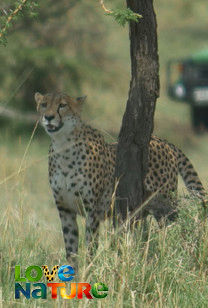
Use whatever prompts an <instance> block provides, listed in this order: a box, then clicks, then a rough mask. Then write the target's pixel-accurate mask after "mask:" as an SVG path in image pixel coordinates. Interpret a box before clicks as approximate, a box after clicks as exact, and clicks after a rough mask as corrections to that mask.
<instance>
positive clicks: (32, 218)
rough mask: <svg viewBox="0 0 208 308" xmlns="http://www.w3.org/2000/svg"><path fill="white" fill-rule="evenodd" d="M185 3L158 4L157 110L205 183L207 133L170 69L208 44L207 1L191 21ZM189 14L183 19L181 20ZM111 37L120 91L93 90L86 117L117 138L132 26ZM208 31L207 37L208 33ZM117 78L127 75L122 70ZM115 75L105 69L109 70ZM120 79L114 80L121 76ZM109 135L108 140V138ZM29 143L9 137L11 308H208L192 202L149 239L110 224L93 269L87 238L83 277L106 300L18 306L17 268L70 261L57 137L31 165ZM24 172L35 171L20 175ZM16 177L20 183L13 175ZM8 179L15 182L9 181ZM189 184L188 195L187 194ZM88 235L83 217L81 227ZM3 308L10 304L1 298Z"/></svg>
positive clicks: (6, 225)
mask: <svg viewBox="0 0 208 308" xmlns="http://www.w3.org/2000/svg"><path fill="white" fill-rule="evenodd" d="M180 3H181V1H173V0H170V1H168V2H167V3H166V2H164V1H163V0H158V1H156V9H157V14H158V23H159V29H158V30H159V48H160V63H161V70H160V75H161V96H160V99H159V100H158V103H157V110H156V116H155V132H156V133H157V134H158V135H159V136H161V137H164V138H167V139H168V140H169V141H171V142H174V143H175V144H177V145H179V146H180V147H181V148H182V149H183V150H184V151H185V152H186V154H187V155H188V156H189V157H190V158H191V159H192V161H193V163H194V165H195V166H196V169H197V170H198V172H199V174H200V177H201V179H202V181H203V183H204V184H205V186H206V187H208V181H207V171H208V170H207V168H208V167H207V153H208V143H207V135H204V136H194V135H193V132H192V130H191V127H190V118H189V117H190V116H189V108H188V106H186V105H183V104H176V103H174V102H172V101H170V100H169V99H168V98H167V96H166V94H165V63H166V61H167V60H168V59H169V58H172V57H181V56H186V55H189V54H191V53H192V52H193V51H195V50H197V49H200V48H202V47H204V46H205V45H206V43H208V39H207V34H206V33H207V32H206V31H205V30H204V29H207V28H206V26H207V16H206V15H205V13H204V12H205V10H204V9H203V8H202V7H201V6H200V4H198V6H197V9H196V8H195V9H194V14H195V15H194V17H192V15H193V14H192V15H188V16H186V17H185V15H184V16H183V15H180V14H182V13H181V11H180V5H181V4H180ZM179 15H180V16H179ZM109 26H111V27H112V29H114V30H113V31H112V33H111V34H110V36H109V38H108V40H109V50H108V53H109V56H110V57H114V65H113V66H112V67H108V68H106V70H109V74H112V76H114V78H112V88H111V89H106V88H105V87H104V86H103V85H102V84H100V85H99V86H97V88H88V86H86V87H85V92H86V94H87V95H88V97H89V98H88V105H87V107H86V108H85V110H84V118H85V119H86V120H87V121H88V122H89V123H91V124H92V125H94V126H96V127H98V128H99V129H101V130H103V131H104V132H106V135H108V134H109V133H110V135H111V136H112V138H116V136H117V133H118V131H119V127H120V123H121V118H122V114H123V112H124V108H125V102H126V98H127V94H128V86H129V51H128V37H127V29H120V28H119V27H118V26H117V25H115V24H114V23H111V21H109ZM205 34H206V35H205ZM115 72H118V74H117V73H115ZM105 73H106V72H105ZM113 74H114V75H113ZM108 138H109V137H108ZM27 143H28V140H26V139H25V138H22V137H21V136H20V137H19V139H18V138H16V139H15V140H13V139H11V138H10V133H9V134H8V136H7V134H5V132H1V133H0V144H1V147H0V157H1V164H0V186H1V187H0V213H1V215H0V234H1V237H0V282H1V286H2V298H3V302H2V303H3V304H2V305H3V307H13V306H14V307H22V306H24V305H27V306H28V307H51V306H52V307H119V308H120V307H207V297H208V272H207V256H208V250H207V247H208V245H207V244H208V243H207V239H208V236H207V235H208V226H207V222H205V221H204V220H203V217H202V212H201V208H200V205H199V204H198V203H197V202H196V201H195V200H192V199H187V198H183V199H182V201H181V203H180V207H181V210H180V218H179V220H178V221H177V222H176V223H174V224H172V225H170V226H169V227H168V228H166V229H162V230H160V229H158V227H157V224H156V223H155V221H154V220H152V219H151V218H150V219H149V220H148V231H147V234H144V233H142V232H141V226H138V227H137V228H135V230H134V231H133V232H130V231H129V229H128V227H126V228H125V227H124V230H122V231H121V232H120V233H118V234H115V231H112V230H111V228H110V226H109V225H108V224H106V225H105V226H103V227H102V232H101V237H100V245H99V249H98V251H97V254H96V255H97V256H96V255H95V260H94V262H93V264H92V265H91V266H90V267H88V264H89V260H88V258H87V253H86V250H85V247H84V245H83V236H82V240H81V241H80V256H81V257H80V259H79V263H80V272H79V275H80V277H79V279H78V277H77V281H86V282H90V283H94V282H98V281H101V282H105V283H106V285H108V287H109V295H108V296H107V298H106V299H99V300H96V299H94V300H91V301H89V300H80V301H79V300H68V301H64V302H63V301H61V299H57V300H54V301H52V300H50V299H49V297H50V294H48V300H47V301H45V300H23V299H22V300H20V301H17V300H14V265H15V264H21V265H22V266H23V268H26V267H27V266H29V265H32V264H38V265H42V264H47V265H48V266H50V267H51V266H53V265H55V264H60V265H61V264H65V263H66V260H65V254H64V243H63V239H62V233H61V226H60V221H59V218H58V213H57V211H56V208H55V205H54V202H53V199H52V195H51V192H50V188H49V185H48V177H47V148H48V144H49V141H48V139H44V138H38V137H35V138H34V140H33V142H32V145H31V147H30V149H29V152H28V153H27V155H26V158H25V160H23V161H22V158H23V156H24V153H25V149H26V145H27ZM20 167H22V168H26V169H24V171H23V172H20ZM11 174H13V176H12V177H11V178H8V179H7V177H9V176H10V175H11ZM5 179H6V180H5ZM182 187H183V186H182V184H181V183H180V190H182ZM79 224H80V227H81V229H83V228H82V226H83V220H79ZM0 307H1V301H0Z"/></svg>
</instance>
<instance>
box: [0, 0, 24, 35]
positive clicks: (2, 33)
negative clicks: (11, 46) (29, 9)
mask: <svg viewBox="0 0 208 308" xmlns="http://www.w3.org/2000/svg"><path fill="white" fill-rule="evenodd" d="M27 2H28V0H22V3H20V4H19V5H18V7H17V8H16V9H15V10H14V11H13V12H11V13H10V15H9V16H8V18H7V20H6V23H5V26H4V27H3V28H2V29H1V31H0V38H2V37H3V36H4V34H5V33H6V30H7V28H8V26H9V25H10V23H11V22H12V20H13V19H14V17H15V16H17V15H18V14H19V12H20V11H22V9H23V8H24V6H25V5H26V3H27Z"/></svg>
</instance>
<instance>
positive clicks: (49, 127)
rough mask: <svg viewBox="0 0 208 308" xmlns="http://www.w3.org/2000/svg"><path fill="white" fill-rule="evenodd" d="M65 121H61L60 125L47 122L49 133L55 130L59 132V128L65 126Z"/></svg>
mask: <svg viewBox="0 0 208 308" xmlns="http://www.w3.org/2000/svg"><path fill="white" fill-rule="evenodd" d="M63 125H64V124H63V123H60V125H59V126H55V125H52V124H47V125H46V127H47V131H48V132H49V133H54V132H57V131H58V130H59V129H61V128H62V127H63Z"/></svg>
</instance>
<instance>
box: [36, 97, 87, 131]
mask: <svg viewBox="0 0 208 308" xmlns="http://www.w3.org/2000/svg"><path fill="white" fill-rule="evenodd" d="M85 99H86V96H84V97H78V98H76V99H74V98H72V97H70V96H68V95H66V94H63V93H58V94H53V93H48V94H45V95H42V94H40V93H36V94H35V101H36V103H37V111H38V112H39V113H40V115H41V123H42V125H43V127H44V128H45V130H46V132H47V133H48V134H49V135H57V134H59V133H60V132H61V133H62V132H63V131H66V132H70V131H71V130H72V129H73V128H74V127H75V126H76V123H77V120H78V119H79V117H80V112H81V106H82V103H83V102H84V101H85Z"/></svg>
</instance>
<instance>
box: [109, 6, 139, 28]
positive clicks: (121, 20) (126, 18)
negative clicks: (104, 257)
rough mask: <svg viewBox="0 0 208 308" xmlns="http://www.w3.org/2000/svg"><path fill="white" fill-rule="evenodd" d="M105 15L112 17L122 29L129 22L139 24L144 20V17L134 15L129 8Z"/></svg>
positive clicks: (115, 10)
mask: <svg viewBox="0 0 208 308" xmlns="http://www.w3.org/2000/svg"><path fill="white" fill-rule="evenodd" d="M105 14H106V15H108V16H112V17H113V18H114V19H115V21H116V22H117V23H118V24H119V25H121V26H122V27H124V26H125V25H126V23H127V22H130V21H135V22H138V21H139V19H141V18H142V15H140V14H137V13H134V12H133V11H132V10H130V9H129V8H127V9H114V10H112V11H110V12H107V13H105Z"/></svg>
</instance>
